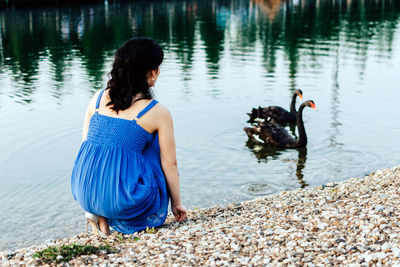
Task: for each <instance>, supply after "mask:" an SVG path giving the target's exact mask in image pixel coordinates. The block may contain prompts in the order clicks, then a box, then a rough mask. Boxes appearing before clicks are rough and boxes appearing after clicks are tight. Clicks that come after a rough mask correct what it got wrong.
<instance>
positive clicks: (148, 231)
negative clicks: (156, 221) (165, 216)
mask: <svg viewBox="0 0 400 267" xmlns="http://www.w3.org/2000/svg"><path fill="white" fill-rule="evenodd" d="M155 232H156V229H155V228H154V227H151V228H149V227H148V226H147V227H146V233H148V234H155Z"/></svg>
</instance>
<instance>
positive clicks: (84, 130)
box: [82, 91, 100, 142]
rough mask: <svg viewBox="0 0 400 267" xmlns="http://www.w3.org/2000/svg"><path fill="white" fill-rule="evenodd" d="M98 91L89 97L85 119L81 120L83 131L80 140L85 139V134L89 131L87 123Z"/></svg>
mask: <svg viewBox="0 0 400 267" xmlns="http://www.w3.org/2000/svg"><path fill="white" fill-rule="evenodd" d="M99 93H100V91H98V92H96V93H95V94H94V96H93V97H92V99H90V102H89V105H88V107H87V109H86V114H85V120H84V121H83V132H82V142H83V141H85V140H86V138H87V134H88V131H89V123H90V119H91V118H92V116H93V114H94V112H95V109H96V101H97V97H98V96H99Z"/></svg>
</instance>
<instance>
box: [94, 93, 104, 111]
mask: <svg viewBox="0 0 400 267" xmlns="http://www.w3.org/2000/svg"><path fill="white" fill-rule="evenodd" d="M104 90H106V89H105V88H104V89H103V90H101V92H100V94H99V96H98V97H97V102H96V113H98V110H99V105H100V100H101V96H102V95H103V93H104Z"/></svg>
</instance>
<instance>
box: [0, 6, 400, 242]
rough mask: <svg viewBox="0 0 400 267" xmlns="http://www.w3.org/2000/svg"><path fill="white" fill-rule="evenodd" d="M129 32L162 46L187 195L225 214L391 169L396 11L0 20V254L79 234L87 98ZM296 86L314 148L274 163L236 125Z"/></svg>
mask: <svg viewBox="0 0 400 267" xmlns="http://www.w3.org/2000/svg"><path fill="white" fill-rule="evenodd" d="M133 36H150V37H152V38H154V39H156V40H157V41H158V42H159V43H160V44H161V45H162V47H163V48H164V50H165V55H166V57H165V61H164V63H163V65H162V68H161V76H160V78H159V82H158V83H157V86H156V88H155V93H156V96H157V99H158V100H159V101H160V102H161V103H163V104H164V105H165V106H167V107H168V108H169V109H170V110H171V112H172V114H173V117H174V123H175V132H176V139H177V152H178V161H179V165H180V174H181V179H182V182H181V184H182V197H183V201H184V203H185V204H186V205H187V206H188V207H189V208H194V207H205V206H211V205H224V204H226V203H229V202H234V201H241V200H247V199H251V198H254V197H255V196H259V195H264V194H270V193H276V192H279V191H282V190H290V189H295V188H299V187H304V186H315V185H318V184H325V183H328V182H334V181H341V180H345V179H347V178H350V177H354V176H362V175H364V174H366V173H369V172H371V171H374V170H376V169H379V168H385V167H391V166H395V165H398V164H399V159H400V146H399V145H400V138H399V136H400V119H399V108H398V107H399V103H400V96H399V82H398V77H399V73H400V72H399V68H400V2H398V1H389V0H386V1H384V0H347V1H341V0H336V1H333V0H319V1H317V0H315V1H311V0H310V1H289V0H288V1H279V0H274V1H273V0H271V1H267V0H264V1H262V0H253V1H249V0H247V1H246V0H233V1H216V0H214V1H207V0H201V1H143V2H140V1H139V2H130V3H129V2H111V1H110V2H107V1H106V2H102V3H100V4H99V3H97V4H92V5H83V6H79V5H74V6H71V5H64V6H58V7H49V6H47V7H38V8H29V9H28V8H25V9H24V8H20V7H19V8H12V7H10V8H7V9H3V10H0V151H1V153H0V183H1V187H0V210H1V211H2V212H1V214H0V220H1V221H2V223H1V224H0V236H1V239H0V249H6V248H15V247H19V246H24V245H31V244H35V243H39V242H43V241H45V240H47V239H50V238H58V237H63V236H69V235H73V234H77V233H80V232H82V231H83V229H84V218H83V212H82V210H81V209H80V208H79V206H78V205H77V203H75V202H74V201H73V199H72V196H71V193H70V189H69V175H70V172H71V169H72V164H73V161H74V159H75V156H76V153H77V151H78V149H79V145H80V141H81V127H82V123H83V115H84V111H85V110H86V106H87V104H88V101H89V99H90V97H91V95H92V94H93V93H94V92H95V91H96V90H99V89H101V88H103V87H104V86H105V84H106V81H107V73H108V72H109V71H110V66H111V63H112V60H113V53H114V51H115V49H117V48H118V47H119V46H120V45H121V44H122V42H123V41H125V40H127V39H129V38H131V37H133ZM298 88H299V89H302V90H303V92H304V97H305V99H313V100H314V101H315V103H316V105H317V107H318V109H319V110H318V111H313V110H311V109H307V110H306V111H305V125H306V130H307V134H308V140H309V144H308V147H307V149H306V150H305V149H303V150H277V151H269V150H266V149H263V148H262V147H257V146H256V147H253V146H251V145H250V144H248V143H247V137H246V135H245V133H244V132H243V130H242V128H243V127H244V126H246V121H247V119H248V118H247V115H246V112H249V111H250V110H251V109H252V108H253V107H255V106H267V105H280V106H283V107H287V108H288V107H289V102H290V99H291V95H292V92H293V91H294V90H295V89H298Z"/></svg>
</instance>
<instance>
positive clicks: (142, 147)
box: [71, 89, 169, 234]
mask: <svg viewBox="0 0 400 267" xmlns="http://www.w3.org/2000/svg"><path fill="white" fill-rule="evenodd" d="M103 92H104V89H103V90H102V91H101V92H100V94H99V97H98V99H97V103H96V112H95V114H93V116H92V118H91V120H90V124H89V131H88V135H87V139H86V140H85V141H84V142H83V143H82V145H81V147H80V150H79V153H78V156H77V158H76V160H75V163H74V168H73V171H72V175H71V191H72V195H73V197H74V199H75V200H77V201H78V202H79V204H80V205H81V207H82V208H83V209H84V210H86V211H88V212H90V213H92V214H96V215H100V216H103V217H105V218H106V219H107V220H108V223H109V225H110V227H112V228H113V229H114V230H116V231H118V232H121V233H124V234H132V233H134V232H137V231H140V230H143V229H146V227H157V226H160V225H161V224H163V223H164V221H165V218H166V216H167V213H168V199H169V197H168V192H167V186H166V181H165V177H164V173H163V171H162V168H161V161H160V147H159V142H158V134H157V133H153V134H151V133H149V132H147V131H146V130H144V129H143V128H142V127H141V126H140V125H139V124H137V123H136V120H126V119H120V118H114V117H109V116H105V115H102V114H99V113H98V108H99V103H100V99H101V96H102V94H103ZM157 103H158V102H157V101H156V100H152V101H151V102H150V103H149V104H148V105H147V106H146V107H145V108H144V109H143V110H142V111H141V112H140V113H139V114H138V116H137V119H140V117H141V116H143V115H144V114H145V113H146V112H147V111H149V110H150V109H151V108H152V107H153V106H154V105H156V104H157Z"/></svg>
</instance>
